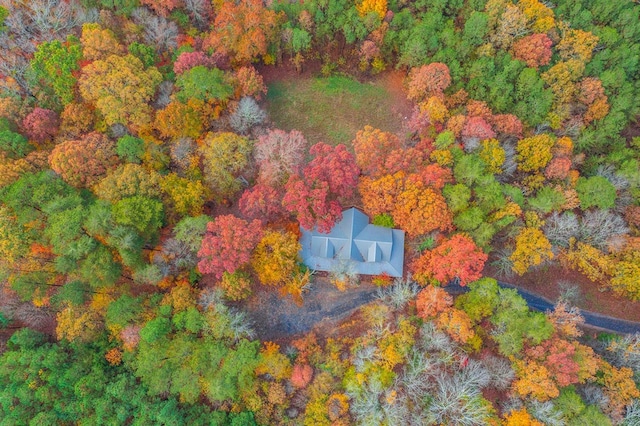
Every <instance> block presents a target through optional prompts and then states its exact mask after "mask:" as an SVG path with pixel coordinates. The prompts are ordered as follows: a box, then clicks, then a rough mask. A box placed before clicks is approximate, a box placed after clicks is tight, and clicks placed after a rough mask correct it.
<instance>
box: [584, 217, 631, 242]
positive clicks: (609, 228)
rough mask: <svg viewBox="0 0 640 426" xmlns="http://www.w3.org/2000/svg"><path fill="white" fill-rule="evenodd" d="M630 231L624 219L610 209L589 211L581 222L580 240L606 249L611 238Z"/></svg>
mask: <svg viewBox="0 0 640 426" xmlns="http://www.w3.org/2000/svg"><path fill="white" fill-rule="evenodd" d="M628 232H629V228H628V227H627V224H626V223H625V221H624V219H623V218H622V217H621V216H620V215H618V214H615V213H613V212H611V211H609V210H590V211H587V212H586V213H585V214H584V216H583V218H582V221H581V224H580V240H581V241H583V242H585V243H588V244H591V245H592V246H594V247H596V248H599V249H600V250H606V249H607V245H608V243H609V240H611V239H612V238H615V237H619V236H621V235H624V234H626V233H628Z"/></svg>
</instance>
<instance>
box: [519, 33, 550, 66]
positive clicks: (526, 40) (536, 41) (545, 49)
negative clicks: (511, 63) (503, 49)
mask: <svg viewBox="0 0 640 426" xmlns="http://www.w3.org/2000/svg"><path fill="white" fill-rule="evenodd" d="M552 44H553V42H552V41H551V39H550V38H549V36H547V35H546V34H532V35H529V36H526V37H522V38H521V39H519V40H518V41H516V42H515V43H513V46H512V51H513V55H514V56H515V58H516V59H520V60H521V61H523V62H525V63H526V64H527V65H528V66H530V67H532V68H538V67H541V66H544V65H547V64H548V63H549V61H551V54H552V52H551V45H552Z"/></svg>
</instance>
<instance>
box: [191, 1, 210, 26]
mask: <svg viewBox="0 0 640 426" xmlns="http://www.w3.org/2000/svg"><path fill="white" fill-rule="evenodd" d="M184 8H185V10H186V11H187V13H188V14H189V17H190V18H191V20H192V21H193V23H194V24H195V25H196V27H198V29H200V30H206V29H208V27H209V20H210V19H211V14H212V10H211V2H210V1H208V0H184Z"/></svg>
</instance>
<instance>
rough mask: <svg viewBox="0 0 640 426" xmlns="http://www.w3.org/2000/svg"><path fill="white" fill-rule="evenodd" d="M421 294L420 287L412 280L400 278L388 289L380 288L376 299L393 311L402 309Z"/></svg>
mask: <svg viewBox="0 0 640 426" xmlns="http://www.w3.org/2000/svg"><path fill="white" fill-rule="evenodd" d="M419 292H420V287H419V286H418V285H417V284H416V283H415V282H414V281H413V280H412V279H411V278H407V279H402V278H398V279H396V280H395V281H394V283H393V284H392V285H390V286H388V287H380V288H379V289H378V291H377V292H376V297H377V298H378V299H380V300H381V301H382V303H384V304H386V305H388V306H390V307H391V308H393V309H396V310H398V309H402V308H403V307H404V306H405V305H406V304H407V303H408V302H409V301H410V300H412V299H414V298H415V297H416V296H417V295H418V293H419Z"/></svg>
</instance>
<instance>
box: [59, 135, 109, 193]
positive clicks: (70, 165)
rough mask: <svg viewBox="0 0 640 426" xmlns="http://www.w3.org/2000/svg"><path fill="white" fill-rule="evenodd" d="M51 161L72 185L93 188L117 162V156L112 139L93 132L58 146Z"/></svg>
mask: <svg viewBox="0 0 640 426" xmlns="http://www.w3.org/2000/svg"><path fill="white" fill-rule="evenodd" d="M49 163H50V164H51V168H52V169H53V170H54V171H55V172H56V173H58V174H59V175H60V176H61V177H62V178H63V179H64V180H65V181H66V182H68V183H69V184H70V185H73V186H79V187H90V186H92V185H94V184H95V183H97V182H98V181H99V180H100V179H101V178H102V177H104V176H105V175H106V174H107V172H109V170H110V169H112V168H114V167H115V166H116V164H118V157H117V156H116V152H115V144H114V143H113V141H111V140H109V139H108V138H107V137H106V136H105V135H103V134H101V133H95V132H94V133H89V134H87V135H85V136H83V137H82V139H80V140H75V141H66V142H62V143H60V144H58V145H56V147H55V148H54V149H53V151H51V155H50V156H49Z"/></svg>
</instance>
